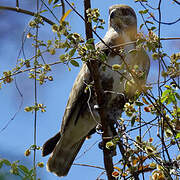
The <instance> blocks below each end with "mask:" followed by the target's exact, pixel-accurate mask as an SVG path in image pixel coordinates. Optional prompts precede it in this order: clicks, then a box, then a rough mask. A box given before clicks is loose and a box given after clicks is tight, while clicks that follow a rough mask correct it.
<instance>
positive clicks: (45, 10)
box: [40, 9, 48, 13]
mask: <svg viewBox="0 0 180 180" xmlns="http://www.w3.org/2000/svg"><path fill="white" fill-rule="evenodd" d="M47 11H48V10H47V9H44V10H42V11H40V13H43V12H47Z"/></svg>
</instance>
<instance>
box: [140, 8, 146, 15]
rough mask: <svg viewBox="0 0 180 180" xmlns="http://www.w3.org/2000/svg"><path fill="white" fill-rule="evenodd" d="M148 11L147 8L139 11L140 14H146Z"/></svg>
mask: <svg viewBox="0 0 180 180" xmlns="http://www.w3.org/2000/svg"><path fill="white" fill-rule="evenodd" d="M147 12H148V9H145V10H141V11H139V13H140V14H146V13H147Z"/></svg>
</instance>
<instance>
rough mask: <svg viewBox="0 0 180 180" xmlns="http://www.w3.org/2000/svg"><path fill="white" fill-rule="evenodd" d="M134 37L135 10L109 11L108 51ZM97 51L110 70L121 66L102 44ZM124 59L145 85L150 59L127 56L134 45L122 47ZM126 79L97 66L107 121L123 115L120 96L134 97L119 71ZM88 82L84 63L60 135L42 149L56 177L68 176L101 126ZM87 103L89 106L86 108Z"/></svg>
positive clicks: (120, 7) (143, 55) (141, 54)
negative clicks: (88, 139) (92, 133)
mask: <svg viewBox="0 0 180 180" xmlns="http://www.w3.org/2000/svg"><path fill="white" fill-rule="evenodd" d="M136 33H137V21H136V15H135V12H134V10H133V9H132V8H131V7H129V6H126V5H114V6H111V7H110V9H109V28H108V31H107V33H106V35H105V37H104V38H103V40H104V42H105V43H106V44H107V45H108V46H110V47H114V46H117V47H116V50H118V49H120V48H119V46H118V45H120V44H123V43H127V42H131V41H135V35H136ZM96 48H98V49H99V50H101V51H103V52H105V53H106V54H107V61H106V63H107V64H108V65H110V66H112V65H113V64H122V59H121V57H120V56H118V55H116V54H114V53H112V52H110V51H108V48H107V46H106V45H105V44H103V43H102V42H99V43H98V44H97V45H96ZM123 48H124V53H125V54H126V55H125V56H124V59H125V61H126V63H127V64H128V65H131V67H133V66H134V65H138V67H139V69H140V70H141V71H143V72H144V73H145V78H144V79H143V80H141V81H142V83H141V84H145V82H146V78H147V75H148V72H149V58H148V56H147V54H146V53H145V51H144V50H143V49H141V50H140V51H138V53H137V54H136V55H134V56H132V55H131V54H128V51H129V50H132V49H135V43H133V44H129V45H124V47H123ZM121 73H124V75H125V76H126V78H123V79H122V78H121V76H120V75H119V74H118V73H117V72H115V71H113V70H112V69H110V68H106V70H105V71H104V70H103V67H102V65H100V66H99V74H100V80H101V83H102V87H103V89H104V91H105V94H106V97H105V99H106V102H105V104H104V105H105V106H106V109H107V115H108V119H109V120H112V121H113V120H117V119H118V118H119V116H120V115H121V113H122V108H123V105H124V99H123V98H122V95H120V94H122V93H123V94H124V95H125V96H126V97H128V98H129V97H131V96H133V95H134V93H135V91H136V90H137V87H134V88H132V89H133V90H132V91H128V92H127V91H126V83H127V82H128V80H131V79H132V76H131V75H130V73H128V72H126V73H125V69H122V70H121ZM90 82H91V77H90V73H89V70H88V68H87V65H86V63H84V64H83V66H82V68H81V70H80V72H79V74H78V76H77V78H76V80H75V82H74V85H73V88H72V90H71V93H70V96H69V100H68V103H67V107H66V110H65V113H64V117H63V121H62V124H61V129H60V132H59V133H57V134H56V135H55V136H54V137H52V138H51V139H49V140H48V141H47V142H46V143H45V144H44V145H43V151H42V155H43V156H46V155H48V154H50V153H52V154H51V156H50V158H49V160H48V163H47V169H48V170H49V171H50V172H53V173H55V174H56V175H57V176H65V175H67V173H68V171H69V169H70V167H71V165H72V163H73V161H74V159H75V157H76V155H77V153H78V152H79V150H80V148H81V146H82V144H83V142H84V140H85V138H86V136H87V135H88V134H89V132H90V131H91V130H92V129H94V128H95V127H96V125H97V122H100V118H99V115H98V113H97V111H96V110H95V109H94V105H96V97H95V93H94V90H93V88H91V95H90V93H88V92H86V93H85V88H86V86H87V84H89V83H90ZM88 102H89V105H88Z"/></svg>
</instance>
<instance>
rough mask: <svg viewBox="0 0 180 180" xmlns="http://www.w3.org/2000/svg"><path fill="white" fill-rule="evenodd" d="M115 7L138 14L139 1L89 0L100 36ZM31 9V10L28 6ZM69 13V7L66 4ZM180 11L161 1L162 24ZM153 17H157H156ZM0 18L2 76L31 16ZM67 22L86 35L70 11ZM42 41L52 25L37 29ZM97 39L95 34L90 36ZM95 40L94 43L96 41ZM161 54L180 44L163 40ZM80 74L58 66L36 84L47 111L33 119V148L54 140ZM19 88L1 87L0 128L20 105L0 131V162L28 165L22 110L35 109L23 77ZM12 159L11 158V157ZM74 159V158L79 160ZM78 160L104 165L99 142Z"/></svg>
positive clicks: (81, 175) (172, 31)
mask: <svg viewBox="0 0 180 180" xmlns="http://www.w3.org/2000/svg"><path fill="white" fill-rule="evenodd" d="M71 2H74V3H75V6H76V8H77V10H78V11H79V12H80V13H81V14H82V15H83V1H82V0H79V1H75V0H74V1H71ZM114 4H127V5H130V6H131V7H133V8H134V9H135V11H136V12H138V11H139V10H141V9H142V8H141V6H140V5H139V4H138V3H134V1H133V0H121V1H119V0H111V1H110V0H98V1H97V0H92V8H99V9H100V13H101V16H102V18H103V19H104V20H105V22H106V24H105V29H104V30H101V31H98V33H99V34H100V36H101V37H103V36H104V34H105V32H106V31H107V25H108V24H107V19H108V8H109V6H111V5H114ZM0 5H11V6H13V5H14V4H13V5H12V2H11V1H10V0H9V1H4V2H3V1H2V2H0ZM151 5H152V6H153V7H156V6H157V1H156V0H152V1H151ZM20 6H22V7H24V8H26V9H27V7H28V6H29V4H28V2H24V1H22V2H20ZM31 8H32V10H33V9H35V7H33V6H32V5H31ZM67 9H69V7H68V5H67ZM179 11H180V7H178V6H177V5H176V4H173V3H172V2H171V1H168V0H164V1H163V2H162V21H165V22H172V21H174V20H175V19H176V18H178V17H179ZM155 15H156V14H155ZM0 16H2V17H3V18H2V19H1V22H0V27H1V30H0V44H1V46H0V74H2V72H3V71H7V70H10V69H12V68H13V67H14V66H15V65H16V60H17V57H18V52H19V50H20V49H21V42H22V34H23V32H24V30H25V29H26V27H27V25H28V22H29V21H30V20H31V18H32V17H30V16H27V15H22V14H17V13H15V12H9V11H6V12H5V11H4V12H2V11H0ZM137 17H138V26H139V25H140V24H141V23H142V19H141V17H140V15H139V14H138V13H137ZM67 20H69V21H70V25H71V27H72V31H75V32H78V33H80V34H82V36H84V26H83V22H82V20H81V19H80V18H79V17H77V15H76V14H75V13H74V12H72V13H71V14H70V15H69V16H68V17H67ZM179 29H180V22H179V23H177V24H176V25H173V26H167V25H162V31H161V32H162V33H161V36H162V37H178V36H179ZM40 32H41V35H40V38H42V39H43V40H48V39H51V38H52V33H51V27H50V26H49V25H46V26H43V28H42V30H40ZM94 37H95V36H94ZM95 39H96V42H98V39H97V38H96V37H95ZM163 47H164V50H165V51H167V52H168V54H172V53H173V52H179V50H180V48H179V47H180V42H179V41H167V42H163ZM24 49H25V54H26V56H27V57H30V56H31V55H32V54H33V53H34V50H33V47H31V41H30V40H27V42H26V44H25V46H24ZM57 57H58V56H45V59H46V61H47V62H51V61H54V60H56V59H57ZM155 64H156V63H155V62H153V61H151V67H153V68H151V71H150V74H149V78H148V81H149V82H154V81H155V80H156V75H157V68H156V67H155ZM78 71H79V68H72V71H71V72H69V71H68V69H67V67H65V66H64V65H61V64H60V65H57V66H55V67H53V68H52V75H53V78H54V81H52V82H47V83H46V84H45V85H43V86H39V85H38V102H39V103H43V104H45V105H46V106H47V112H46V113H38V121H37V144H38V145H39V146H42V145H43V143H44V142H45V141H46V140H47V139H48V138H49V137H51V136H53V135H54V134H55V133H56V132H57V131H58V130H59V128H60V123H61V119H62V117H63V113H64V109H65V106H66V103H67V100H68V95H69V93H70V90H71V88H72V85H73V82H74V79H75V77H76V75H77V73H78ZM16 80H17V85H18V88H19V90H20V92H21V93H22V95H23V98H22V97H21V96H20V95H19V93H18V91H17V89H16V87H15V83H14V82H13V83H11V84H7V85H3V88H2V89H1V90H0V100H1V101H0V114H1V118H0V129H1V128H2V127H4V126H5V125H6V123H7V122H8V121H9V120H10V119H11V118H12V117H13V116H14V114H15V113H16V112H17V111H18V108H19V106H20V104H21V102H23V105H22V108H21V110H20V112H19V113H17V115H16V117H15V119H14V120H13V121H12V122H11V123H10V124H9V125H8V127H7V128H6V129H5V130H4V131H3V132H1V133H0V144H1V146H0V158H8V157H9V154H11V155H12V156H11V159H10V160H12V161H14V160H17V159H16V156H21V155H22V162H23V161H27V160H29V161H32V157H33V156H32V155H31V156H29V157H23V154H24V151H25V150H26V149H27V148H29V147H30V146H31V145H32V144H33V117H34V116H33V114H32V113H26V112H24V107H26V106H29V105H33V102H34V83H33V81H32V80H29V79H28V76H27V73H24V74H22V75H17V79H16ZM100 139H101V137H100V136H99V135H94V136H93V137H92V138H91V139H90V140H87V141H86V142H85V144H84V145H83V148H82V149H81V152H80V153H79V155H80V154H81V153H83V152H84V151H86V149H88V148H89V147H90V146H92V144H94V143H95V142H96V141H97V140H99V141H100ZM13 155H14V156H13ZM79 155H78V156H79ZM47 159H48V157H47V158H42V157H41V152H40V151H39V152H37V161H43V162H44V163H46V162H47ZM76 162H79V163H84V164H86V163H87V164H91V165H97V166H98V165H99V166H103V163H102V162H103V158H102V152H101V150H100V149H98V147H97V143H96V144H95V145H94V146H93V148H91V150H90V151H88V152H87V153H86V154H85V155H84V156H82V157H81V158H80V159H78V160H77V161H76ZM40 171H41V173H42V174H43V178H42V179H43V180H49V179H51V180H56V179H59V178H57V177H56V176H54V175H53V174H51V173H48V172H47V171H46V170H45V168H44V169H40ZM100 173H101V170H97V169H95V168H87V167H79V166H73V167H72V168H71V170H70V172H69V174H68V176H67V177H65V178H62V179H64V180H70V179H83V180H90V179H95V178H96V177H97V176H98V175H99V174H100Z"/></svg>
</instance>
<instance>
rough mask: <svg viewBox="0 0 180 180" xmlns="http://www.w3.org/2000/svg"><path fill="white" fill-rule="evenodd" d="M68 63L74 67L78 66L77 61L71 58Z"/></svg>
mask: <svg viewBox="0 0 180 180" xmlns="http://www.w3.org/2000/svg"><path fill="white" fill-rule="evenodd" d="M70 63H71V64H72V65H73V66H75V67H79V63H78V62H77V61H75V60H71V61H70Z"/></svg>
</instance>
